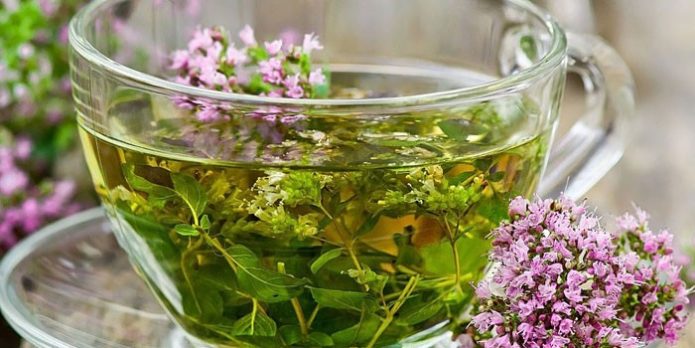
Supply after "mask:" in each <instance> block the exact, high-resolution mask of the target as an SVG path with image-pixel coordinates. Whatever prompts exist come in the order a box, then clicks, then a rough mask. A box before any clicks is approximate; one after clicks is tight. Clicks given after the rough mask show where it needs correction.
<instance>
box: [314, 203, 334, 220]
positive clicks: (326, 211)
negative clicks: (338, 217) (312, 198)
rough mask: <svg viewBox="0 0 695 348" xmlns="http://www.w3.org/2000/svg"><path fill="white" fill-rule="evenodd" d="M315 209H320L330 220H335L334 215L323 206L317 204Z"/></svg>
mask: <svg viewBox="0 0 695 348" xmlns="http://www.w3.org/2000/svg"><path fill="white" fill-rule="evenodd" d="M315 207H317V208H319V209H320V210H321V212H322V213H323V214H325V215H326V216H327V217H328V218H329V219H331V220H333V215H331V213H329V212H328V210H326V208H324V206H323V204H317V205H315Z"/></svg>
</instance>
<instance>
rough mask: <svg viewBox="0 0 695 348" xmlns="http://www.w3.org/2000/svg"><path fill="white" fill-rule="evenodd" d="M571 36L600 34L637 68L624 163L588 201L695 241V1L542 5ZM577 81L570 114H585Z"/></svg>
mask: <svg viewBox="0 0 695 348" xmlns="http://www.w3.org/2000/svg"><path fill="white" fill-rule="evenodd" d="M541 4H542V5H544V6H546V8H548V9H549V10H550V11H551V12H553V14H554V15H555V16H556V17H557V18H558V19H559V20H560V21H561V22H562V23H563V25H564V26H565V27H566V28H567V30H575V31H579V32H593V33H597V34H598V35H600V36H601V37H603V38H604V39H605V40H606V41H607V42H609V43H610V44H611V45H612V46H613V47H614V48H615V49H616V50H617V51H618V52H619V53H620V55H621V56H622V57H623V58H624V59H625V61H626V62H627V64H628V65H629V66H630V68H631V69H632V73H633V75H634V78H635V83H636V88H637V94H636V103H637V112H636V115H634V117H633V119H632V121H631V122H630V123H631V139H630V142H629V144H628V147H627V148H626V151H625V155H624V157H623V159H622V161H621V162H620V163H619V164H618V165H617V166H616V167H615V168H614V169H613V170H612V171H611V172H610V173H609V174H608V175H607V176H606V177H605V178H604V179H603V180H602V181H601V182H600V183H599V184H598V185H597V186H596V187H595V188H594V189H593V190H592V191H591V192H589V193H588V194H587V197H588V198H589V200H590V201H591V203H593V204H595V205H597V206H598V207H599V209H600V210H601V211H603V212H605V213H613V214H618V213H621V212H623V211H626V210H630V209H632V203H633V202H634V204H636V205H639V206H640V207H642V208H644V209H645V210H647V211H649V212H650V213H651V214H652V217H653V227H656V228H660V227H668V228H669V229H671V230H672V231H673V232H674V233H675V234H676V235H678V237H679V238H680V239H681V240H680V242H682V244H688V245H692V244H693V240H694V238H695V234H693V232H695V163H694V161H695V153H694V150H695V25H693V20H695V2H693V1H690V0H671V1H660V2H653V1H646V0H609V1H588V0H547V1H542V2H541ZM577 87H578V83H577V81H575V80H570V83H569V84H568V93H567V95H566V99H568V100H567V102H566V103H565V104H564V106H563V107H564V108H565V110H563V112H566V113H568V114H570V116H571V114H576V113H577V112H578V110H579V109H580V108H579V107H578V104H577V101H578V99H579V98H580V94H579V93H578V92H577V90H578V88H577Z"/></svg>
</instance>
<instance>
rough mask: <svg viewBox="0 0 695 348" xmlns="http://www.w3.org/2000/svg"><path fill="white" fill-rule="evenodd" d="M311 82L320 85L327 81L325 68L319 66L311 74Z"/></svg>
mask: <svg viewBox="0 0 695 348" xmlns="http://www.w3.org/2000/svg"><path fill="white" fill-rule="evenodd" d="M309 83H310V84H312V85H314V86H318V85H322V84H324V83H326V75H324V74H323V69H321V68H318V69H316V70H314V71H312V72H311V73H310V74H309Z"/></svg>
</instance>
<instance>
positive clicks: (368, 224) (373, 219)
mask: <svg viewBox="0 0 695 348" xmlns="http://www.w3.org/2000/svg"><path fill="white" fill-rule="evenodd" d="M379 218H381V215H380V214H374V215H371V216H369V217H368V218H367V220H365V221H364V222H363V223H362V225H361V226H360V228H358V229H357V231H356V232H355V238H357V237H361V236H364V235H365V234H367V233H369V232H371V231H372V230H373V229H374V226H376V224H377V222H379Z"/></svg>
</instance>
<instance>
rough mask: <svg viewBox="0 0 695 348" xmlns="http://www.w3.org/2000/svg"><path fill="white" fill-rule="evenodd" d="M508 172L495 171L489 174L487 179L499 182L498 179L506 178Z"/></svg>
mask: <svg viewBox="0 0 695 348" xmlns="http://www.w3.org/2000/svg"><path fill="white" fill-rule="evenodd" d="M506 174H507V173H505V172H494V173H493V174H490V176H488V177H487V179H488V180H489V181H492V182H498V181H500V180H502V179H504V176H505V175H506Z"/></svg>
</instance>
